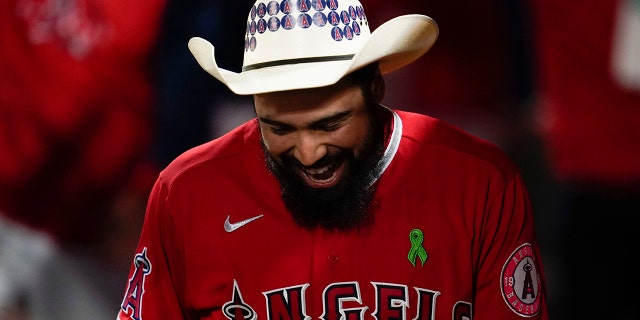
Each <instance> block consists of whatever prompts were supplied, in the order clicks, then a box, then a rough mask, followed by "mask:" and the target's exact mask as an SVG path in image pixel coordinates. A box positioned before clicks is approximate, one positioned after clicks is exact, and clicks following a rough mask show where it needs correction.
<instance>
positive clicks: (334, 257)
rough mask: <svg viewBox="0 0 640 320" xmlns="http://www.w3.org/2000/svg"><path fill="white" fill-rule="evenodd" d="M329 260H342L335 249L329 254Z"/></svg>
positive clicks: (332, 261) (334, 261)
mask: <svg viewBox="0 0 640 320" xmlns="http://www.w3.org/2000/svg"><path fill="white" fill-rule="evenodd" d="M327 260H329V263H331V264H337V263H338V261H339V260H340V257H339V256H338V254H337V253H336V252H335V251H333V252H331V253H329V255H328V256H327Z"/></svg>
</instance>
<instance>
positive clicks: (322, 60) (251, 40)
mask: <svg viewBox="0 0 640 320" xmlns="http://www.w3.org/2000/svg"><path fill="white" fill-rule="evenodd" d="M296 4H298V5H296ZM437 38H438V25H437V24H436V22H435V21H434V20H433V19H431V18H430V17H428V16H424V15H419V14H410V15H404V16H400V17H396V18H394V19H391V20H389V21H387V22H385V23H384V24H382V25H381V26H380V27H378V28H377V29H376V30H375V31H374V32H373V33H372V32H370V30H369V23H368V21H367V17H366V15H365V13H364V9H363V7H362V4H360V2H359V1H357V0H278V1H276V0H258V1H256V3H255V4H254V5H253V7H252V8H251V11H250V12H249V16H248V19H247V32H246V33H245V48H244V49H245V50H244V60H243V66H242V72H241V73H236V72H232V71H229V70H225V69H222V68H219V67H218V65H217V63H216V59H215V55H214V47H213V45H212V44H211V43H209V42H208V41H207V40H205V39H202V38H198V37H194V38H191V39H190V40H189V50H190V51H191V53H192V54H193V56H194V57H195V58H196V60H197V61H198V64H200V66H201V67H202V68H203V69H204V70H206V71H207V72H208V73H209V74H211V75H212V76H214V77H215V78H216V79H218V80H220V81H221V82H222V83H224V84H225V85H226V86H227V87H229V89H230V90H231V91H233V92H234V93H236V94H238V95H251V94H258V93H265V92H273V91H286V90H295V89H305V88H315V87H323V86H328V85H332V84H334V83H336V82H337V81H338V80H340V79H341V78H342V77H343V76H345V75H346V74H348V73H350V72H352V71H355V70H357V69H359V68H361V67H363V66H365V65H367V64H370V63H373V62H376V61H379V62H380V70H381V72H382V74H387V73H389V72H392V71H394V70H396V69H398V68H401V67H403V66H405V65H407V64H409V63H411V62H413V61H415V60H416V59H418V58H419V57H420V56H422V55H423V54H424V53H425V52H427V51H428V50H429V49H430V48H431V46H432V45H433V43H434V42H435V41H436V39H437Z"/></svg>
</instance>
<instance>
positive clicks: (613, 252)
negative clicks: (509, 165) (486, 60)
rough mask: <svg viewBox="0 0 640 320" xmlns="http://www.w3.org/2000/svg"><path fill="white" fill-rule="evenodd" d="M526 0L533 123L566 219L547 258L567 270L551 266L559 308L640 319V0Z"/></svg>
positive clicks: (561, 218) (560, 314) (579, 315)
mask: <svg viewBox="0 0 640 320" xmlns="http://www.w3.org/2000/svg"><path fill="white" fill-rule="evenodd" d="M527 3H528V5H530V9H531V17H532V18H533V21H532V22H533V23H532V29H531V31H532V32H533V33H532V34H533V40H534V42H533V44H534V45H535V51H534V52H535V57H536V59H537V60H536V64H537V66H536V70H537V74H536V79H537V83H536V85H537V92H536V95H537V96H536V97H537V99H536V101H535V104H534V105H533V107H534V108H533V112H534V114H533V117H532V118H533V119H535V123H534V124H533V125H534V126H535V128H536V130H537V133H538V134H539V137H540V140H541V146H542V151H543V156H544V167H543V168H542V170H543V172H542V173H543V174H548V175H549V176H550V182H551V183H553V184H551V185H549V188H550V189H553V190H554V191H555V192H553V193H552V194H549V195H550V197H549V198H547V200H548V201H549V202H552V203H556V204H555V205H554V207H555V212H554V213H555V219H556V220H558V222H557V223H558V225H559V226H558V232H557V234H558V236H557V237H556V238H555V239H553V240H554V241H555V243H556V244H557V247H558V248H559V250H555V251H556V252H557V259H558V261H557V262H553V263H551V261H547V262H549V263H548V264H547V265H548V266H549V268H547V270H554V269H553V267H554V266H559V267H560V268H559V269H560V271H561V273H560V274H559V275H557V276H554V275H553V274H552V272H553V271H551V272H550V279H551V278H554V279H555V280H554V282H559V283H560V284H561V285H562V290H561V292H559V293H558V294H561V296H560V297H559V298H561V299H559V300H561V303H559V304H558V306H557V313H556V314H555V316H557V318H558V319H637V310H636V307H635V304H634V303H633V301H634V298H636V297H637V296H638V294H637V290H638V288H639V287H640V283H639V281H638V277H637V268H636V267H635V263H633V262H630V261H631V260H633V254H634V250H635V249H636V248H637V246H638V244H639V243H640V241H639V240H638V237H637V231H636V230H637V227H636V225H635V223H634V221H635V219H636V218H637V217H636V216H635V215H636V214H638V213H639V212H640V1H638V0H611V1H601V0H565V1H554V0H528V2H527ZM535 192H536V190H535V189H532V194H533V193H535ZM543 228H544V226H543ZM550 282H551V280H550ZM550 308H552V307H550Z"/></svg>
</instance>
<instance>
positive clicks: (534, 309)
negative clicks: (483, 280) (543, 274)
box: [501, 243, 542, 317]
mask: <svg viewBox="0 0 640 320" xmlns="http://www.w3.org/2000/svg"><path fill="white" fill-rule="evenodd" d="M536 265H537V264H536V260H535V256H534V254H533V247H532V246H531V244H529V243H525V244H522V245H521V246H519V247H518V248H517V249H516V250H514V251H513V253H512V254H511V256H510V257H509V259H507V261H506V262H505V264H504V267H503V268H502V274H501V288H502V296H503V297H504V301H505V302H506V303H507V305H509V307H510V308H511V310H513V312H515V313H516V314H518V315H520V316H524V317H533V316H535V315H536V314H538V312H539V311H540V300H541V298H540V295H541V294H542V293H541V292H540V289H541V280H540V275H539V274H538V270H537V269H536Z"/></svg>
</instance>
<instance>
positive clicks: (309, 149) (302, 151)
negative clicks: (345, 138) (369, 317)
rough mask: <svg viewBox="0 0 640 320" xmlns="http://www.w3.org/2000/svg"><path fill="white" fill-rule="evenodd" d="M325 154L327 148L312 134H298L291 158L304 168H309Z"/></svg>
mask: <svg viewBox="0 0 640 320" xmlns="http://www.w3.org/2000/svg"><path fill="white" fill-rule="evenodd" d="M326 154H327V146H326V145H325V144H324V143H323V142H322V141H321V140H320V139H319V137H316V136H314V135H313V133H298V135H297V137H296V144H295V146H294V148H293V156H294V157H296V159H298V161H300V163H301V164H302V165H304V166H310V165H312V164H314V163H316V161H318V160H320V159H321V158H322V157H324V156H325V155H326Z"/></svg>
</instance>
